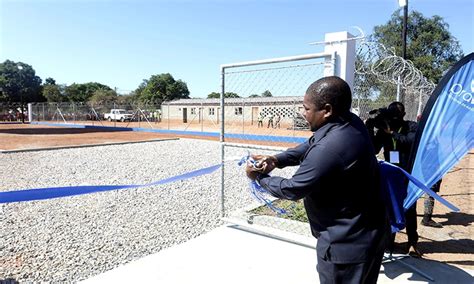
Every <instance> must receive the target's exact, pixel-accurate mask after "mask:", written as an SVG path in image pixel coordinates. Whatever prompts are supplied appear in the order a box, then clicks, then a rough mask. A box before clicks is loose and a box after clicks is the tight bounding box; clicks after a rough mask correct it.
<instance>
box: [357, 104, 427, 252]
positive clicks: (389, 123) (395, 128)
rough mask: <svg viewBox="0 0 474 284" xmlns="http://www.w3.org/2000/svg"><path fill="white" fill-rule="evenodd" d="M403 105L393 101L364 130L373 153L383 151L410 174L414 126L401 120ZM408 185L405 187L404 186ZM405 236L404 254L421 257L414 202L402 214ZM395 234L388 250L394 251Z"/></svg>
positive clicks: (367, 122)
mask: <svg viewBox="0 0 474 284" xmlns="http://www.w3.org/2000/svg"><path fill="white" fill-rule="evenodd" d="M404 117H405V106H404V105H403V104H402V103H400V102H392V103H391V104H390V105H389V106H388V107H387V109H386V111H385V112H384V115H383V117H379V118H377V117H375V118H369V119H368V120H367V121H366V127H367V129H368V131H369V135H370V136H371V138H372V142H373V144H374V148H375V153H378V152H380V150H381V149H382V148H383V155H384V158H385V161H387V162H390V163H392V164H395V165H397V166H399V167H401V168H402V169H404V170H406V171H408V172H409V164H408V163H409V161H408V159H409V157H410V151H411V147H412V145H413V143H414V142H415V134H416V130H417V127H418V125H417V123H416V122H414V121H408V120H404ZM407 186H408V184H407ZM405 222H406V228H405V229H406V233H407V237H408V243H407V246H406V247H405V248H404V252H406V253H408V254H410V255H411V256H413V257H421V256H422V253H421V252H420V251H419V250H418V247H417V244H418V238H419V236H418V232H417V220H416V203H415V204H413V205H412V207H410V208H409V209H408V210H406V211H405ZM394 243H395V234H393V235H392V240H391V242H390V245H389V247H388V249H389V250H390V252H393V250H394Z"/></svg>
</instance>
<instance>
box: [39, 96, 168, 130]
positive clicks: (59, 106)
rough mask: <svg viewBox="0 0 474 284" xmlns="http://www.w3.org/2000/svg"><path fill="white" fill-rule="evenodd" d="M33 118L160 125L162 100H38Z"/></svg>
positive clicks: (96, 123) (128, 125) (122, 125)
mask: <svg viewBox="0 0 474 284" xmlns="http://www.w3.org/2000/svg"><path fill="white" fill-rule="evenodd" d="M31 111H32V121H42V122H51V123H67V124H69V123H70V124H81V125H98V126H114V127H143V128H160V125H161V124H160V123H161V104H117V103H114V102H109V103H107V102H105V103H101V104H90V103H35V104H33V105H32V108H31Z"/></svg>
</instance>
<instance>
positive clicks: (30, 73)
mask: <svg viewBox="0 0 474 284" xmlns="http://www.w3.org/2000/svg"><path fill="white" fill-rule="evenodd" d="M0 89H1V90H2V95H1V96H0V97H1V99H2V100H4V101H5V102H19V103H20V104H21V105H22V106H24V105H25V104H26V103H29V102H36V101H42V100H44V99H43V97H42V96H41V78H40V77H38V76H36V72H35V70H34V69H33V67H31V66H30V65H28V64H26V63H23V62H13V61H11V60H6V61H5V62H3V63H1V64H0Z"/></svg>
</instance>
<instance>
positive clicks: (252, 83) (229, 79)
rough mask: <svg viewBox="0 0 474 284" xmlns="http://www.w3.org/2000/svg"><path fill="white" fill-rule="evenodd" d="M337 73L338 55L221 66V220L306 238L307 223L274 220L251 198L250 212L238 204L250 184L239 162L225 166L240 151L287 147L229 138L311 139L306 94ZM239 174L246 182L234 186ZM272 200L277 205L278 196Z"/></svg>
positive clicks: (274, 150)
mask: <svg viewBox="0 0 474 284" xmlns="http://www.w3.org/2000/svg"><path fill="white" fill-rule="evenodd" d="M334 72H335V54H333V53H317V54H308V55H301V56H292V57H283V58H273V59H267V60H258V61H247V62H241V63H234V64H225V65H222V66H221V99H220V105H219V109H220V113H219V114H220V120H221V124H220V127H221V129H220V150H221V161H222V167H221V172H220V175H221V184H220V193H221V217H222V218H223V219H224V220H226V221H227V222H229V221H230V222H233V223H242V222H243V223H251V224H254V225H256V226H260V225H261V226H264V227H266V228H268V227H273V228H276V229H279V230H283V231H287V232H293V233H298V234H302V235H308V234H309V231H308V227H307V226H306V224H304V223H301V222H296V221H292V220H288V219H281V218H274V217H271V216H268V215H267V214H263V213H262V212H259V211H258V210H259V209H263V210H265V206H263V205H262V204H260V203H259V202H257V201H256V200H253V201H252V200H249V203H248V204H247V206H246V208H242V207H239V206H235V204H233V200H234V199H236V197H235V195H239V194H240V195H242V194H248V193H246V192H248V186H249V185H248V179H247V177H246V176H245V171H244V169H243V168H239V167H238V166H237V165H236V164H235V163H234V164H232V163H226V160H227V157H229V156H232V155H235V154H236V153H240V154H241V155H245V154H246V153H249V152H250V151H256V150H258V151H259V152H263V153H267V154H274V153H275V152H276V151H281V150H282V149H284V148H282V147H275V146H272V145H268V144H265V143H264V142H262V143H256V144H259V145H249V144H242V143H243V142H239V143H233V141H228V138H227V136H228V134H230V133H232V134H233V136H232V137H235V138H237V140H239V138H241V139H242V140H244V139H245V138H246V135H245V134H246V133H251V132H255V133H259V135H262V136H266V137H268V138H269V139H270V140H271V139H274V141H285V137H287V136H290V137H291V136H299V137H301V138H307V137H309V136H310V135H311V133H310V132H309V131H308V128H307V124H306V122H305V121H304V118H303V117H302V116H301V112H302V98H303V95H304V93H305V91H306V88H307V87H308V86H309V84H311V83H312V82H314V81H315V80H316V79H319V78H322V77H324V76H328V75H334V74H335V73H334ZM265 92H270V93H271V94H272V97H268V98H265V97H260V96H255V95H258V94H264V93H265ZM226 93H237V94H239V95H243V96H246V97H249V96H255V98H253V99H249V101H245V100H242V99H233V98H225V95H224V94H226ZM254 94H255V95H254ZM239 101H240V102H239ZM240 133H241V134H240ZM288 141H290V140H288ZM288 141H287V142H288ZM293 144H294V143H293ZM290 171H291V169H290V170H285V171H283V172H286V174H287V175H288V174H289V173H290ZM276 172H278V170H276ZM236 175H237V176H240V178H238V179H237V180H240V181H241V184H239V185H236V184H235V182H234V183H233V184H232V185H230V184H227V183H228V182H227V181H228V180H235V176H236ZM269 198H270V199H271V200H272V201H276V199H275V198H272V197H269ZM267 209H268V208H267ZM255 210H257V211H255ZM232 220H233V221H232ZM254 227H255V226H254Z"/></svg>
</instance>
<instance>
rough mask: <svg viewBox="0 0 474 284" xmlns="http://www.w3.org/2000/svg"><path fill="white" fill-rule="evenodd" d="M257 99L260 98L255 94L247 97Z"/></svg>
mask: <svg viewBox="0 0 474 284" xmlns="http://www.w3.org/2000/svg"><path fill="white" fill-rule="evenodd" d="M258 97H260V96H259V95H257V94H251V95H250V96H249V98H258Z"/></svg>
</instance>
